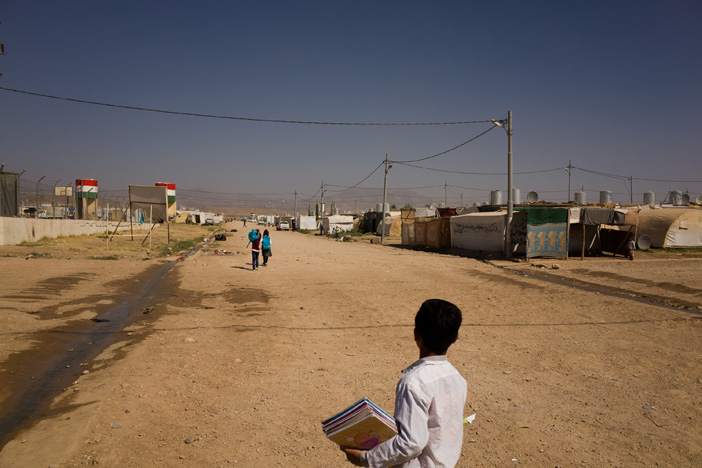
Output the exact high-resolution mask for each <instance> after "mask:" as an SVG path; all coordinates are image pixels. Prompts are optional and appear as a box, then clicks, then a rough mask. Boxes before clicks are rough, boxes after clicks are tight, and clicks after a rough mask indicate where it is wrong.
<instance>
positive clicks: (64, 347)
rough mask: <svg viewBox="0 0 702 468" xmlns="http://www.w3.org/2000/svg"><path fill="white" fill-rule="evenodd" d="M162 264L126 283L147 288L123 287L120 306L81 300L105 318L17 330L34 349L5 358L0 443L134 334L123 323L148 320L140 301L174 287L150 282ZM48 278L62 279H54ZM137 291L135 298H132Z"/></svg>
mask: <svg viewBox="0 0 702 468" xmlns="http://www.w3.org/2000/svg"><path fill="white" fill-rule="evenodd" d="M160 270H161V268H160V267H159V266H154V267H152V268H149V269H147V270H146V271H145V272H143V273H142V274H140V275H139V276H138V277H137V278H138V279H139V281H132V282H128V283H124V284H125V285H126V284H131V285H139V284H140V285H142V288H140V289H141V290H136V291H135V290H134V289H132V290H129V289H126V290H122V291H120V294H119V295H116V296H115V300H116V303H117V304H118V306H116V307H115V306H114V305H113V304H105V303H104V301H100V300H99V299H94V297H95V296H90V297H88V298H82V299H80V300H77V301H76V302H80V303H83V302H84V301H86V300H93V302H92V306H91V308H92V309H93V310H95V311H96V313H97V317H100V318H101V319H102V320H101V321H99V322H94V321H92V320H71V321H68V322H67V323H65V324H64V325H62V326H60V327H56V328H53V329H50V330H42V331H37V332H34V333H28V334H27V333H15V335H21V336H22V337H23V339H25V340H27V341H31V342H33V343H34V345H33V346H32V347H31V348H30V349H27V350H24V351H21V352H19V353H15V354H11V355H10V356H8V358H7V359H6V360H5V361H4V362H2V363H0V381H2V382H3V387H4V388H3V393H2V394H1V395H0V396H2V397H3V398H4V399H3V401H2V402H0V447H2V446H3V445H4V444H5V443H6V442H7V441H9V440H10V439H11V438H12V436H13V434H14V433H16V432H17V431H19V430H20V429H22V428H24V427H27V425H28V424H31V423H32V422H33V421H37V420H39V419H41V418H42V417H46V416H48V415H49V404H50V402H51V400H52V399H53V398H54V397H55V396H56V395H58V394H60V393H61V392H62V390H63V389H64V388H66V387H68V386H69V385H70V384H71V382H73V381H74V380H75V379H76V378H77V377H78V376H80V375H81V373H82V371H83V370H89V369H90V368H91V364H90V363H91V361H92V360H93V359H94V358H95V357H96V356H98V355H99V354H100V353H101V352H102V350H103V349H105V348H107V347H108V346H109V345H111V344H113V343H115V342H118V341H120V340H123V339H126V338H127V336H129V334H130V333H129V332H127V331H125V330H124V328H125V327H126V326H127V325H129V324H131V323H134V322H136V321H137V320H138V319H142V321H143V317H145V316H142V315H141V314H140V312H141V304H143V303H148V302H150V301H153V302H156V303H157V302H161V301H164V300H165V299H166V297H167V296H164V294H169V293H170V291H171V290H170V289H169V288H168V286H169V283H170V282H169V281H165V282H164V283H165V287H164V288H162V289H158V288H157V285H156V284H153V283H151V281H154V279H153V278H152V277H156V278H158V274H159V272H160ZM164 274H165V272H164ZM142 280H144V281H143V282H142ZM45 284H63V283H62V282H59V281H55V282H53V283H45ZM176 287H177V286H176ZM135 297H136V300H133V298H135ZM99 302H103V303H102V304H100V303H99ZM147 305H150V304H147ZM54 307H55V306H54ZM141 338H143V336H141V335H138V336H135V337H134V338H133V339H135V340H139V339H141ZM86 364H87V365H86ZM52 411H53V410H52Z"/></svg>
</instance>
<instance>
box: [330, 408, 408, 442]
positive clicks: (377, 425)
mask: <svg viewBox="0 0 702 468" xmlns="http://www.w3.org/2000/svg"><path fill="white" fill-rule="evenodd" d="M322 430H323V431H324V434H326V436H327V438H329V439H330V440H331V441H333V442H336V443H337V444H339V445H341V446H344V447H351V448H356V449H360V450H368V449H371V448H373V447H375V446H376V445H378V444H382V443H383V442H385V441H386V440H388V439H390V438H392V437H394V436H395V435H397V426H396V425H395V419H394V418H393V417H392V416H390V415H389V414H388V413H386V412H385V411H383V410H382V409H380V408H379V407H378V406H377V405H376V404H375V403H373V402H372V401H370V400H369V399H368V398H363V399H362V400H359V401H357V402H356V403H354V404H353V405H351V406H349V407H348V408H346V409H345V410H343V411H342V412H340V413H338V414H335V415H334V416H332V417H331V418H329V419H325V420H324V421H322Z"/></svg>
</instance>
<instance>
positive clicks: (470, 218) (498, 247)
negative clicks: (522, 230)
mask: <svg viewBox="0 0 702 468" xmlns="http://www.w3.org/2000/svg"><path fill="white" fill-rule="evenodd" d="M506 216H507V214H506V213H504V212H499V211H498V212H492V213H469V214H465V215H460V216H452V217H451V218H450V231H451V247H455V248H458V249H466V250H475V251H482V252H502V251H503V250H504V245H505V219H506Z"/></svg>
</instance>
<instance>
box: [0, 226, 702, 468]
mask: <svg viewBox="0 0 702 468" xmlns="http://www.w3.org/2000/svg"><path fill="white" fill-rule="evenodd" d="M236 227H237V228H239V229H241V225H240V224H237V226H236ZM272 240H273V245H272V249H273V257H272V258H271V261H270V265H269V266H268V267H266V268H263V267H262V268H260V269H259V270H258V271H256V272H253V271H251V270H250V268H251V265H250V255H249V253H248V252H247V251H245V250H244V248H245V245H246V240H245V232H238V233H233V234H232V235H231V236H230V237H229V238H228V239H227V241H225V242H224V243H223V245H224V246H225V248H226V250H228V251H232V252H235V254H233V255H214V254H212V253H204V252H200V253H198V254H195V255H193V256H191V257H189V258H187V259H185V261H183V262H180V263H178V264H177V265H175V266H174V267H173V269H172V270H171V272H170V273H169V274H168V276H167V279H166V281H168V282H169V283H170V285H171V287H172V292H171V293H170V294H168V295H167V297H165V298H164V299H163V300H162V302H160V303H159V304H158V305H157V306H156V307H154V309H153V310H152V311H151V313H149V314H148V316H149V317H148V320H146V319H145V320H143V321H137V322H135V323H134V324H132V325H130V327H129V328H128V329H127V330H126V331H125V333H122V334H121V335H120V337H119V340H118V341H117V342H116V343H115V344H113V345H111V346H110V348H109V349H108V350H106V351H105V352H103V353H102V354H100V355H99V356H98V357H96V358H94V359H92V360H91V361H90V362H89V363H86V364H88V365H87V366H84V367H82V368H81V369H82V370H87V371H89V372H88V373H85V374H83V372H82V370H78V371H77V376H76V380H75V382H74V383H72V384H71V385H69V386H67V387H66V390H65V391H64V392H62V393H61V395H60V396H59V397H58V398H56V400H55V401H54V402H53V404H52V410H51V412H50V414H48V415H46V416H44V417H41V418H39V419H40V420H39V421H34V423H33V425H32V426H31V427H29V428H28V429H26V430H24V431H23V432H21V433H19V434H16V435H15V437H14V439H13V440H11V441H10V442H9V443H8V444H7V445H5V447H4V448H3V449H2V451H0V466H2V467H30V466H31V467H34V466H36V467H49V466H55V467H72V466H90V465H93V464H98V463H99V465H100V466H108V467H144V466H155V467H161V466H162V467H171V466H182V467H203V466H213V467H219V466H222V467H226V466H242V467H262V466H285V467H294V468H296V467H300V468H301V467H316V466H320V467H322V466H324V467H328V466H350V465H348V464H347V463H346V462H345V459H344V457H343V454H342V453H341V452H340V451H339V450H338V448H337V447H336V446H335V445H334V444H333V443H331V442H329V441H328V440H326V439H325V437H324V434H323V433H322V431H321V425H320V421H321V420H322V419H324V418H326V417H328V416H331V415H332V414H333V413H335V412H337V411H338V410H340V409H342V408H344V407H345V406H347V405H348V404H350V403H352V402H354V401H356V400H358V399H359V398H361V397H363V396H367V397H369V398H371V399H372V400H374V401H375V402H376V403H378V404H379V405H380V406H381V407H384V408H385V409H387V410H392V408H393V404H394V387H395V383H396V382H397V380H398V378H399V374H400V371H401V370H402V369H403V368H405V367H406V366H408V365H409V364H411V363H412V362H413V361H414V360H416V358H417V355H418V352H417V349H416V346H415V344H414V341H413V340H412V323H413V318H414V313H415V312H416V310H417V308H418V307H419V305H420V304H421V302H422V301H424V300H425V299H428V298H434V297H436V298H442V299H446V300H449V301H452V302H455V303H456V304H457V305H458V306H459V307H460V308H461V310H462V311H463V315H464V325H463V327H462V330H461V333H460V337H459V340H458V341H457V343H456V344H455V345H454V346H453V347H452V348H451V349H450V350H449V355H448V356H449V360H451V361H452V362H453V363H454V365H455V366H456V368H457V369H458V370H459V371H460V372H461V373H462V374H463V375H464V377H465V378H466V380H467V381H468V386H469V387H468V402H467V405H466V408H465V415H466V416H468V415H470V414H473V413H475V414H476V418H475V421H474V422H473V424H470V425H465V436H464V444H463V455H462V458H461V460H460V461H459V466H479V467H494V466H514V465H521V466H574V465H582V466H618V467H624V466H626V467H632V466H641V467H644V466H646V467H648V466H656V465H660V466H700V465H702V436H700V434H702V364H701V361H700V357H701V356H700V346H699V344H700V342H701V340H702V320H700V315H699V309H698V307H700V306H702V282H701V281H700V276H701V275H700V273H699V272H700V271H701V269H700V265H701V262H702V261H701V260H696V259H691V260H684V259H679V260H670V259H668V260H656V259H645V260H638V259H637V261H635V262H628V261H625V260H623V259H611V258H607V259H600V260H590V261H585V262H582V261H579V260H570V261H568V262H554V261H546V262H544V261H541V262H536V263H541V264H543V265H542V266H544V267H545V268H538V267H535V266H533V265H531V264H528V263H519V264H517V263H511V262H494V263H493V264H490V263H485V262H481V261H477V260H473V259H468V258H462V257H456V256H450V255H442V254H435V253H426V252H414V251H409V250H405V249H402V248H397V247H389V246H379V245H371V244H370V243H365V242H364V243H360V242H339V241H335V240H330V239H324V238H320V237H318V236H312V235H305V234H300V233H293V232H276V231H273V232H272ZM236 252H239V253H238V254H236ZM59 262H60V261H59V260H50V259H49V260H45V259H33V260H24V259H23V258H11V259H0V266H1V267H2V271H3V277H4V278H5V279H4V280H3V283H4V285H6V286H5V287H4V288H3V289H4V290H3V292H2V295H3V296H4V297H5V298H4V299H3V301H4V303H5V304H6V306H7V309H6V310H5V311H4V314H3V317H1V318H0V327H2V328H1V329H2V330H6V332H2V333H3V334H2V340H1V341H2V343H3V344H0V359H2V360H3V361H5V362H8V356H10V355H11V354H12V353H16V352H17V351H20V350H21V349H26V348H28V347H30V346H32V345H33V343H34V341H33V340H35V339H36V340H38V339H39V334H36V333H34V334H32V333H30V332H35V331H37V330H38V329H41V328H44V329H48V328H51V327H56V326H60V325H64V324H66V322H68V321H70V320H75V319H76V318H78V317H80V318H82V319H86V318H87V319H89V318H92V317H95V314H96V313H99V312H100V310H99V307H96V308H90V307H87V306H86V304H96V305H100V301H104V304H103V306H104V307H107V306H108V305H110V304H112V303H113V302H114V297H116V296H118V295H119V294H123V293H124V290H125V285H128V284H130V283H129V281H130V278H133V277H134V276H133V275H135V274H138V273H141V272H143V271H145V269H147V268H148V266H149V265H153V264H154V263H156V262H157V261H156V260H150V261H146V262H145V261H137V260H133V259H125V260H118V261H116V262H109V268H106V267H105V265H106V262H104V261H103V262H100V261H99V260H85V259H84V260H79V259H74V260H71V262H70V266H71V269H72V271H78V270H80V271H86V272H90V275H84V276H83V277H81V279H80V280H79V281H78V280H76V281H75V282H74V283H75V284H74V283H72V282H71V281H68V280H63V281H61V280H59V279H58V278H65V277H66V276H68V275H67V274H66V271H65V270H62V269H61V265H60V264H59ZM554 265H556V266H558V267H559V268H558V269H554V268H552V267H553V266H554ZM547 275H548V276H547ZM55 284H60V285H61V286H60V287H58V294H59V298H60V300H58V301H57V298H56V297H51V295H49V294H40V293H35V294H34V296H36V297H35V298H33V299H28V298H26V297H25V299H19V298H18V297H20V296H23V295H24V296H27V294H26V291H28V290H30V289H31V288H38V287H40V286H41V285H45V287H46V288H49V289H48V290H51V291H54V292H56V290H57V287H56V286H55ZM52 285H54V286H52ZM127 289H128V288H127ZM644 295H648V296H650V299H651V300H652V301H654V302H655V303H660V304H663V303H665V302H668V303H670V304H673V305H678V306H680V307H667V306H662V305H656V304H650V303H646V302H641V301H640V300H638V299H640V298H641V296H644ZM13 297H14V299H13ZM57 302H58V303H60V304H61V306H60V310H57V311H54V312H55V313H54V315H51V316H49V315H47V314H48V312H45V313H44V316H42V317H43V319H40V317H38V316H37V314H32V313H30V312H31V311H36V310H39V309H42V308H46V310H47V311H48V310H49V309H51V304H52V303H57ZM39 315H41V314H39ZM56 352H57V353H60V352H67V350H60V349H57V350H56ZM14 369H16V372H22V370H21V369H19V368H14ZM17 369H19V370H17ZM2 371H3V374H2V375H0V378H3V375H5V376H7V375H9V374H8V369H7V367H4V368H3V370H2ZM0 397H1V398H2V399H3V400H6V399H7V398H8V397H9V395H8V394H7V393H0Z"/></svg>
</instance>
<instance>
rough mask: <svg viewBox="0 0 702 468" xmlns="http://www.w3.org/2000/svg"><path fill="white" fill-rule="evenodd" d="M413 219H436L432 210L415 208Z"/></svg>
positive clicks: (434, 211)
mask: <svg viewBox="0 0 702 468" xmlns="http://www.w3.org/2000/svg"><path fill="white" fill-rule="evenodd" d="M414 217H415V218H436V210H435V209H434V208H417V209H416V210H415V211H414Z"/></svg>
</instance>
